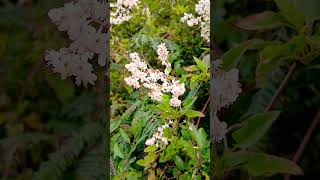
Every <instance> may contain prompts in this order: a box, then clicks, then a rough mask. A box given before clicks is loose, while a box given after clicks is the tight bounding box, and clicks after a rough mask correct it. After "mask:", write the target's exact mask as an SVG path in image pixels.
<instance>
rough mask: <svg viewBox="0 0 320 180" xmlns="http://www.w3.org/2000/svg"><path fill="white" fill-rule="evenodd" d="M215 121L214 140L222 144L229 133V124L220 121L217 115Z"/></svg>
mask: <svg viewBox="0 0 320 180" xmlns="http://www.w3.org/2000/svg"><path fill="white" fill-rule="evenodd" d="M213 118H214V121H213V126H214V130H213V139H214V141H215V142H220V141H221V140H222V139H223V138H225V137H226V133H227V123H226V122H224V121H220V120H219V119H218V117H217V116H216V114H215V115H214V117H213Z"/></svg>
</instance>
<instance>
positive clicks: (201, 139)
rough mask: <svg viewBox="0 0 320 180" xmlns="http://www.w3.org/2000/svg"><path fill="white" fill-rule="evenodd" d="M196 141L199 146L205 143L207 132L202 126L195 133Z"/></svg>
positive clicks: (203, 145)
mask: <svg viewBox="0 0 320 180" xmlns="http://www.w3.org/2000/svg"><path fill="white" fill-rule="evenodd" d="M196 141H197V144H198V145H199V147H200V148H203V147H205V146H206V145H207V144H206V142H207V134H206V132H205V130H204V129H203V128H200V129H199V130H198V132H197V134H196Z"/></svg>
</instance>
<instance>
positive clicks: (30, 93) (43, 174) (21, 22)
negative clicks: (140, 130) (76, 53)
mask: <svg viewBox="0 0 320 180" xmlns="http://www.w3.org/2000/svg"><path fill="white" fill-rule="evenodd" d="M63 3H64V1H62V0H54V1H52V0H1V1H0V44H1V45H0V76H1V77H0V159H1V160H0V172H1V173H0V177H1V178H2V179H25V180H27V179H28V180H29V179H39V180H43V179H48V180H49V179H52V180H54V179H104V178H105V177H106V172H107V168H106V164H107V163H106V159H107V158H105V157H106V152H107V151H106V145H107V144H106V142H105V139H104V138H103V135H105V134H106V131H105V126H104V125H103V124H105V122H106V119H105V116H106V114H105V113H104V107H103V105H104V101H105V97H106V96H105V92H104V91H103V90H104V88H105V84H104V79H103V78H104V73H105V70H103V69H101V70H100V71H99V73H98V74H97V76H98V80H97V82H96V86H94V87H90V88H88V89H84V88H83V87H76V86H75V85H74V82H73V81H72V80H61V79H60V77H59V76H58V75H57V74H54V73H53V72H52V70H51V69H50V68H49V67H47V66H46V64H45V62H44V53H45V50H47V49H56V50H57V49H59V48H61V47H62V46H66V45H67V43H68V42H67V35H66V33H64V32H59V31H58V30H57V28H56V26H55V25H54V24H53V23H51V20H50V19H49V18H48V15H47V13H48V11H49V10H50V9H52V8H58V7H61V6H63Z"/></svg>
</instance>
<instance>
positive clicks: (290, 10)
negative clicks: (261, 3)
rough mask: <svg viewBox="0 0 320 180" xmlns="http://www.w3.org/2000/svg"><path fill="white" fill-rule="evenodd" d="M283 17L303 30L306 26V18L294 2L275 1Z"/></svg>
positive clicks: (286, 0) (288, 0)
mask: <svg viewBox="0 0 320 180" xmlns="http://www.w3.org/2000/svg"><path fill="white" fill-rule="evenodd" d="M275 2H276V3H277V6H278V7H279V9H280V10H281V13H282V14H283V16H284V17H285V18H286V19H287V20H288V21H289V22H290V23H291V24H293V25H295V26H296V27H298V28H301V27H302V26H303V24H304V16H303V15H302V14H301V12H300V11H299V10H298V9H297V7H296V6H295V5H294V3H293V1H292V0H275Z"/></svg>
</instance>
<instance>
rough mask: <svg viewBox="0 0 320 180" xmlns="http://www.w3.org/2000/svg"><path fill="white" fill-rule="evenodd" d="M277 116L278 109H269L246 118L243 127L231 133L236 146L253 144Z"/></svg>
mask: <svg viewBox="0 0 320 180" xmlns="http://www.w3.org/2000/svg"><path fill="white" fill-rule="evenodd" d="M278 116H279V111H270V112H266V113H258V114H256V115H254V116H252V117H250V118H248V119H247V120H246V121H245V122H244V125H243V127H242V128H240V129H239V130H237V131H235V132H234V133H233V134H232V137H233V138H234V140H235V141H236V143H237V144H236V146H237V147H240V148H247V147H250V146H252V145H254V144H255V143H256V142H258V141H259V140H260V139H261V137H263V136H264V134H265V133H266V132H267V131H268V129H269V128H270V127H271V125H272V123H273V122H274V121H275V120H276V119H277V117H278Z"/></svg>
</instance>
